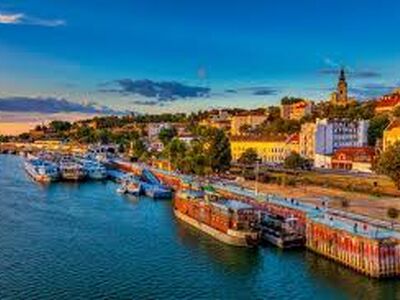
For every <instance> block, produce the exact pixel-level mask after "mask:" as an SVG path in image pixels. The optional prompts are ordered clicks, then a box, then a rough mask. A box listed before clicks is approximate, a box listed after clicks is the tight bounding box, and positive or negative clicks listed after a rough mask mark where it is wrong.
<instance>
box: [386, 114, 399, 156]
mask: <svg viewBox="0 0 400 300" xmlns="http://www.w3.org/2000/svg"><path fill="white" fill-rule="evenodd" d="M398 141H400V120H399V119H396V120H394V121H392V122H391V123H390V124H389V125H388V126H387V127H386V129H385V131H384V132H383V151H386V150H387V149H388V148H389V147H390V146H391V145H393V144H394V143H396V142H398Z"/></svg>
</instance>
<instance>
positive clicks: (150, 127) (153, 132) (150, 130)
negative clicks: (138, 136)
mask: <svg viewBox="0 0 400 300" xmlns="http://www.w3.org/2000/svg"><path fill="white" fill-rule="evenodd" d="M171 127H172V125H171V124H170V123H148V124H147V136H148V138H149V139H153V138H157V137H158V135H159V134H160V131H161V130H162V129H164V128H168V129H169V128H171Z"/></svg>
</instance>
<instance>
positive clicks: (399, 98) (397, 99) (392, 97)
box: [376, 93, 400, 107]
mask: <svg viewBox="0 0 400 300" xmlns="http://www.w3.org/2000/svg"><path fill="white" fill-rule="evenodd" d="M398 104H400V93H393V94H389V95H385V96H382V97H381V98H379V100H378V101H377V103H376V107H393V106H396V105H398Z"/></svg>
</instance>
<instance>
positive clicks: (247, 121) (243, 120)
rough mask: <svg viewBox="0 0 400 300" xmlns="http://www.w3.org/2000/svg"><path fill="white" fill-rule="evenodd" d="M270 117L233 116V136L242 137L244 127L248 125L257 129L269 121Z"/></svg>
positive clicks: (260, 115)
mask: <svg viewBox="0 0 400 300" xmlns="http://www.w3.org/2000/svg"><path fill="white" fill-rule="evenodd" d="M267 117H268V115H267V114H265V113H263V112H260V113H247V112H246V113H242V114H238V115H236V116H233V117H232V119H231V135H232V136H235V135H241V134H242V132H241V128H242V126H244V125H248V126H250V127H251V128H255V127H256V126H258V125H260V124H261V123H263V122H264V121H265V120H266V119H267Z"/></svg>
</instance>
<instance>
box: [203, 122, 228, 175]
mask: <svg viewBox="0 0 400 300" xmlns="http://www.w3.org/2000/svg"><path fill="white" fill-rule="evenodd" d="M209 150H210V160H211V161H210V162H211V163H210V166H211V169H212V170H213V172H217V173H219V172H224V171H226V170H229V168H230V163H231V160H232V155H231V147H230V142H229V139H228V137H227V136H226V134H225V132H224V131H223V130H220V129H218V130H217V131H216V133H215V135H214V136H213V137H212V139H211V143H210V149H209Z"/></svg>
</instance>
